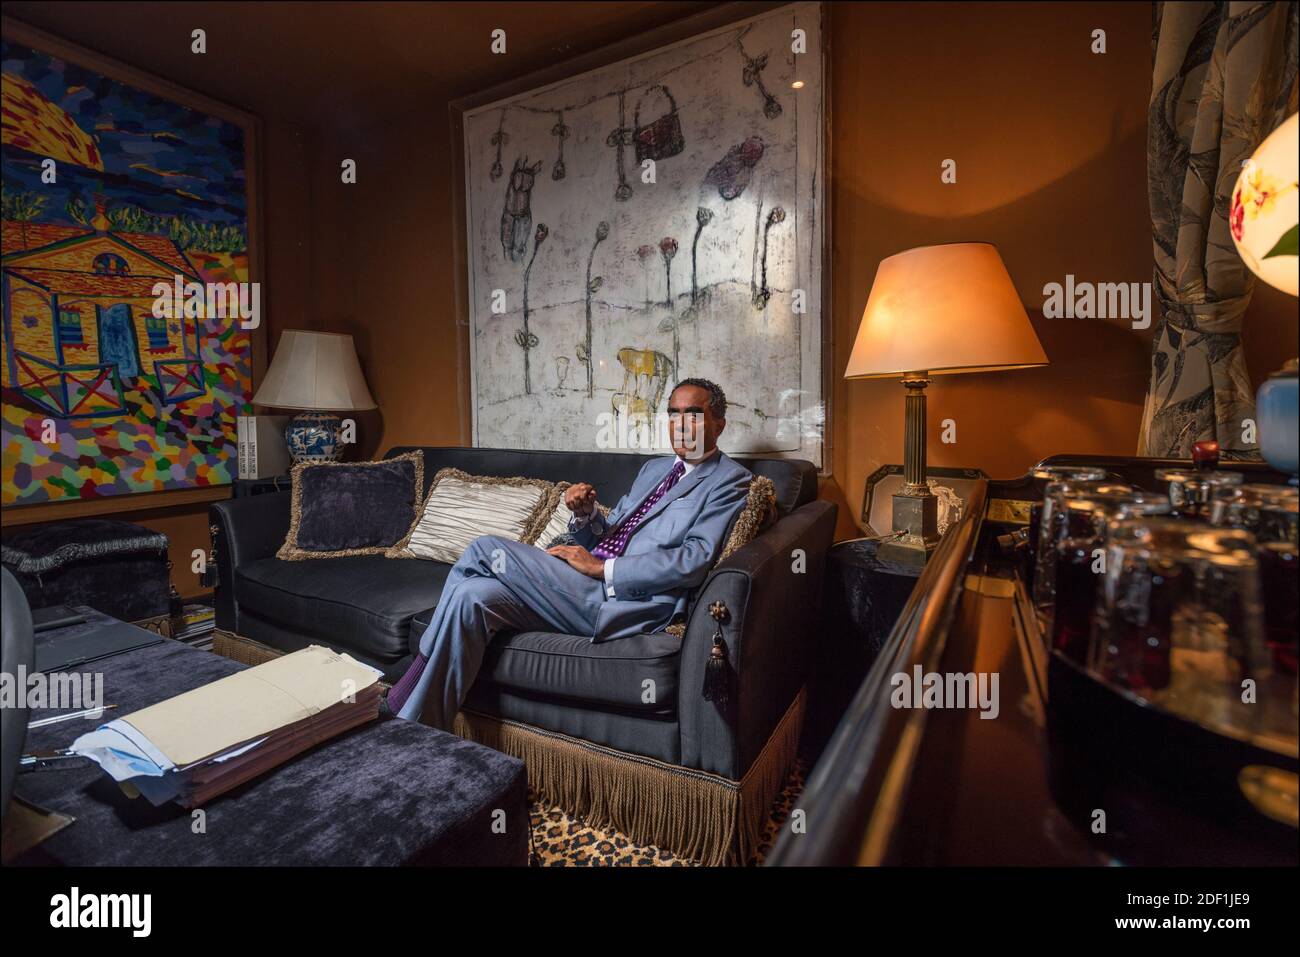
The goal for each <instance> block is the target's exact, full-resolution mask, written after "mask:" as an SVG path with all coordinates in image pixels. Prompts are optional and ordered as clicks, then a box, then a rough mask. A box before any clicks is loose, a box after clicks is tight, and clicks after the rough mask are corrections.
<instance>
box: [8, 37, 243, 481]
mask: <svg viewBox="0 0 1300 957" xmlns="http://www.w3.org/2000/svg"><path fill="white" fill-rule="evenodd" d="M0 68H2V70H3V77H2V78H0V79H2V95H3V107H4V118H3V157H2V158H3V177H4V197H3V299H4V303H3V305H4V314H3V343H2V348H3V355H2V356H0V376H2V377H3V436H2V441H3V452H4V456H3V490H4V491H3V504H4V505H6V506H10V505H28V504H36V503H56V502H66V501H69V500H80V501H82V502H86V501H90V500H105V499H111V498H114V497H120V496H129V495H131V494H133V493H140V492H168V491H173V490H185V489H190V490H193V489H200V488H205V487H211V486H221V485H225V484H229V483H230V482H231V481H232V479H233V478H234V476H235V475H236V469H237V464H236V463H237V459H236V438H235V424H236V418H237V416H238V415H240V414H241V413H243V412H245V411H249V412H251V411H252V409H251V405H250V402H249V400H250V398H251V390H252V373H253V345H254V336H255V335H257V333H256V332H255V331H254V330H253V329H252V328H251V326H252V325H253V322H251V321H249V320H248V318H247V313H248V310H245V311H244V312H242V313H236V312H235V310H234V308H233V307H225V308H222V307H218V308H217V309H213V308H212V306H213V299H212V296H211V295H210V290H212V289H220V290H222V295H223V297H224V296H228V295H236V296H237V295H239V294H240V293H241V292H242V294H243V295H244V300H243V302H244V303H245V304H247V305H252V304H254V303H257V302H258V299H256V298H254V297H253V296H252V295H250V294H249V290H250V288H251V286H249V285H242V284H252V283H255V282H256V281H257V280H258V279H259V278H260V276H258V275H257V268H256V255H255V250H254V248H253V245H252V237H253V233H254V231H255V230H254V226H255V223H254V206H253V201H252V197H253V195H254V188H253V185H254V180H253V175H252V174H253V170H254V169H255V167H256V152H255V150H256V137H255V132H256V124H255V121H254V120H253V118H252V117H251V116H249V115H247V114H245V113H242V112H240V111H237V110H234V109H231V108H229V107H225V106H223V105H221V104H218V103H215V102H213V101H210V100H207V99H205V98H202V97H199V96H197V95H195V94H190V93H188V91H184V90H182V89H180V88H178V87H175V86H173V85H171V84H168V83H165V82H164V81H161V80H156V79H154V78H151V77H149V76H147V75H145V74H143V73H140V72H139V71H136V70H133V69H131V68H128V67H125V66H122V65H120V64H116V63H114V62H113V61H110V60H107V59H106V58H103V57H100V56H98V55H97V54H91V53H89V52H87V51H83V50H80V49H79V48H76V47H73V46H71V45H70V44H65V43H63V42H62V41H57V40H55V39H53V38H50V37H47V36H45V35H44V34H41V33H39V32H38V31H34V30H30V29H29V28H26V27H23V26H22V25H21V24H15V23H13V22H12V21H8V20H6V22H5V36H4V40H3V46H2V47H0ZM160 283H161V284H166V285H167V286H168V287H169V288H170V290H174V291H180V293H181V295H180V296H179V297H176V296H174V295H172V296H170V297H169V298H162V297H161V295H160V289H161V288H162V286H160ZM231 283H238V284H241V285H240V286H238V287H236V286H232V285H230V284H231ZM235 290H239V292H236V291H235ZM196 294H197V295H196ZM258 318H259V319H260V316H259V317H258Z"/></svg>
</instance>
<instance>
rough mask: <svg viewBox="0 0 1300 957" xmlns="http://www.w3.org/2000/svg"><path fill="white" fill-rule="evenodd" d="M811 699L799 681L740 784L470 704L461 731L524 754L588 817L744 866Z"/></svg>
mask: <svg viewBox="0 0 1300 957" xmlns="http://www.w3.org/2000/svg"><path fill="white" fill-rule="evenodd" d="M804 698H805V694H804V690H803V689H802V688H801V689H800V690H799V693H798V694H797V695H796V696H795V698H794V700H793V701H792V702H791V703H790V707H789V708H788V709H787V710H786V713H785V715H784V716H783V717H782V718H781V720H780V722H779V723H778V724H777V726H776V729H775V730H774V731H773V732H772V736H771V737H770V738H768V741H767V744H765V745H764V746H763V750H762V751H761V752H760V753H759V755H758V757H757V758H756V759H755V761H754V763H753V765H752V766H751V767H750V769H749V771H748V772H747V773H746V774H745V776H744V777H743V778H742V779H741V780H740V781H732V780H729V779H728V778H724V777H720V776H718V775H716V774H709V773H707V772H704V771H697V770H694V769H692V768H683V767H679V766H677V765H673V764H667V763H665V762H663V761H656V760H655V759H653V758H647V757H642V756H641V755H637V754H628V753H627V752H624V751H617V750H615V749H614V748H607V747H605V746H603V745H599V744H593V743H592V742H590V741H583V740H581V739H579V738H573V737H570V736H569V735H565V734H560V733H558V732H555V731H546V730H544V729H542V728H536V727H533V726H532V725H527V724H523V723H521V722H518V721H509V720H506V719H502V718H495V717H492V716H490V715H485V714H481V713H479V712H475V711H469V710H462V711H461V712H460V714H458V715H457V716H456V722H455V726H454V728H453V730H454V731H455V732H456V733H457V734H459V735H460V736H461V737H463V738H468V739H470V740H471V741H477V742H478V743H480V744H484V745H486V746H488V747H490V748H493V749H495V750H497V751H502V752H505V753H506V754H510V755H513V756H514V757H517V758H519V759H521V760H522V761H523V762H524V763H525V764H526V765H527V766H528V783H529V785H530V786H531V787H532V789H533V791H534V792H535V793H536V794H537V795H538V796H539V797H541V798H543V799H544V800H545V801H547V802H549V803H551V804H555V805H558V806H559V807H561V808H563V809H564V810H565V811H568V812H569V813H570V814H574V815H576V816H578V817H580V818H582V819H583V820H584V821H585V822H586V823H587V824H590V825H593V826H595V827H613V828H615V829H617V830H619V831H622V832H623V833H624V834H626V835H627V836H628V837H629V838H630V839H631V840H633V841H635V842H636V843H638V844H651V845H654V846H655V847H661V848H665V849H667V850H670V851H672V852H673V853H675V854H678V855H680V856H682V857H687V858H690V859H692V860H696V861H700V862H701V863H703V864H705V865H707V866H719V865H723V864H735V863H742V864H743V863H745V862H747V861H748V860H749V859H750V857H751V856H752V855H753V853H754V851H755V850H756V849H757V848H758V844H759V841H760V840H761V839H762V834H763V827H764V825H765V824H766V822H767V818H768V810H769V809H770V808H771V805H772V801H773V800H774V799H775V798H776V795H777V793H778V792H779V791H780V790H781V787H782V785H783V784H784V783H785V778H786V775H787V774H788V773H789V770H790V768H791V766H792V765H793V764H794V760H795V756H796V752H797V750H798V745H799V732H800V729H801V728H802V726H803V713H804Z"/></svg>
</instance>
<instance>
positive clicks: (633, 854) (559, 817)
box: [528, 759, 805, 867]
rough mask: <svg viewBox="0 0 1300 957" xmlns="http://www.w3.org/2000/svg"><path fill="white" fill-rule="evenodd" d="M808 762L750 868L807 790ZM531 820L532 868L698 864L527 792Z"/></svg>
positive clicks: (785, 791)
mask: <svg viewBox="0 0 1300 957" xmlns="http://www.w3.org/2000/svg"><path fill="white" fill-rule="evenodd" d="M804 773H805V768H804V762H803V760H802V759H800V760H799V761H797V762H796V763H795V766H794V768H793V769H792V770H791V772H790V775H789V777H787V778H786V781H785V786H784V787H783V788H782V789H781V793H780V794H778V795H777V796H776V800H775V801H773V802H772V810H771V813H770V814H769V815H768V818H767V825H766V826H765V827H764V828H763V838H762V841H761V842H760V843H759V846H758V850H757V851H756V852H755V853H754V856H753V857H752V858H751V859H750V860H749V864H750V865H751V866H753V865H758V864H761V863H763V859H764V858H765V857H766V856H767V855H768V853H769V852H770V851H771V850H772V846H773V845H774V844H775V843H776V837H777V834H778V833H779V832H780V830H781V827H782V825H784V824H785V822H786V821H787V820H789V818H790V812H791V810H793V808H794V806H795V803H796V802H797V801H798V800H799V795H800V794H802V793H803V786H804ZM529 801H530V811H529V814H530V817H531V819H532V828H533V835H532V845H531V847H530V848H529V851H528V863H529V865H530V866H531V867H698V866H699V862H698V861H693V860H690V859H689V858H684V857H678V856H677V855H676V854H674V853H672V852H671V851H668V850H664V849H662V848H658V847H654V846H652V845H649V844H636V843H634V842H633V841H631V840H630V839H629V838H628V837H627V835H625V834H623V833H621V832H619V831H615V830H606V829H604V828H598V827H590V826H588V825H587V824H585V823H584V822H583V821H581V820H580V819H579V818H576V817H574V816H573V815H571V814H569V813H567V812H566V811H564V810H562V809H561V808H558V807H554V806H548V805H545V804H543V803H542V802H540V801H538V800H537V798H536V795H534V794H532V793H531V792H530V793H529Z"/></svg>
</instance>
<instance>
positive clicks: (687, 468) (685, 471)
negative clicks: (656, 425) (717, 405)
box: [577, 449, 717, 598]
mask: <svg viewBox="0 0 1300 957" xmlns="http://www.w3.org/2000/svg"><path fill="white" fill-rule="evenodd" d="M713 454H714V455H716V454H717V449H714V452H713ZM711 458H713V455H706V456H705V457H704V458H702V459H700V461H699V462H690V461H687V460H686V459H683V458H682V457H681V456H678V459H679V460H680V461H681V463H682V478H679V479H678V480H677V481H678V482H680V481H681V480H682V479H684V478H686V476H688V475H690V474H691V469H693V468H696V467H697V466H698V465H699V464H700V462H707V461H708V460H709V459H711ZM593 512H594V507H593ZM591 514H592V513H588V514H587V515H579V516H577V524H578V527H579V528H581V527H583V526H584V525H586V524H587V523H588V522H589V521H591ZM616 561H618V559H617V558H607V559H605V576H604V577H605V597H606V598H616V597H618V596H616V595H615V594H614V563H615V562H616Z"/></svg>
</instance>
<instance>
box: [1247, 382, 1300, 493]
mask: <svg viewBox="0 0 1300 957" xmlns="http://www.w3.org/2000/svg"><path fill="white" fill-rule="evenodd" d="M1297 369H1298V364H1297V362H1296V360H1295V359H1292V360H1291V361H1290V362H1288V363H1287V364H1286V365H1285V366H1283V367H1282V368H1281V369H1280V370H1279V371H1277V372H1274V373H1273V374H1272V375H1271V376H1269V377H1268V378H1267V379H1265V380H1264V384H1263V385H1261V386H1260V387H1259V393H1258V394H1257V395H1256V396H1255V417H1256V419H1257V421H1258V422H1259V450H1260V453H1261V454H1262V455H1263V456H1264V460H1265V461H1266V462H1268V464H1269V465H1271V466H1273V468H1275V469H1277V470H1278V471H1279V472H1289V473H1290V474H1291V476H1292V482H1295V477H1296V475H1297V473H1300V450H1298V449H1297V446H1300V422H1298V421H1297V419H1300V415H1298V414H1297V409H1298V408H1300V396H1298V395H1297V388H1296V386H1297V381H1298V380H1297Z"/></svg>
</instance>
